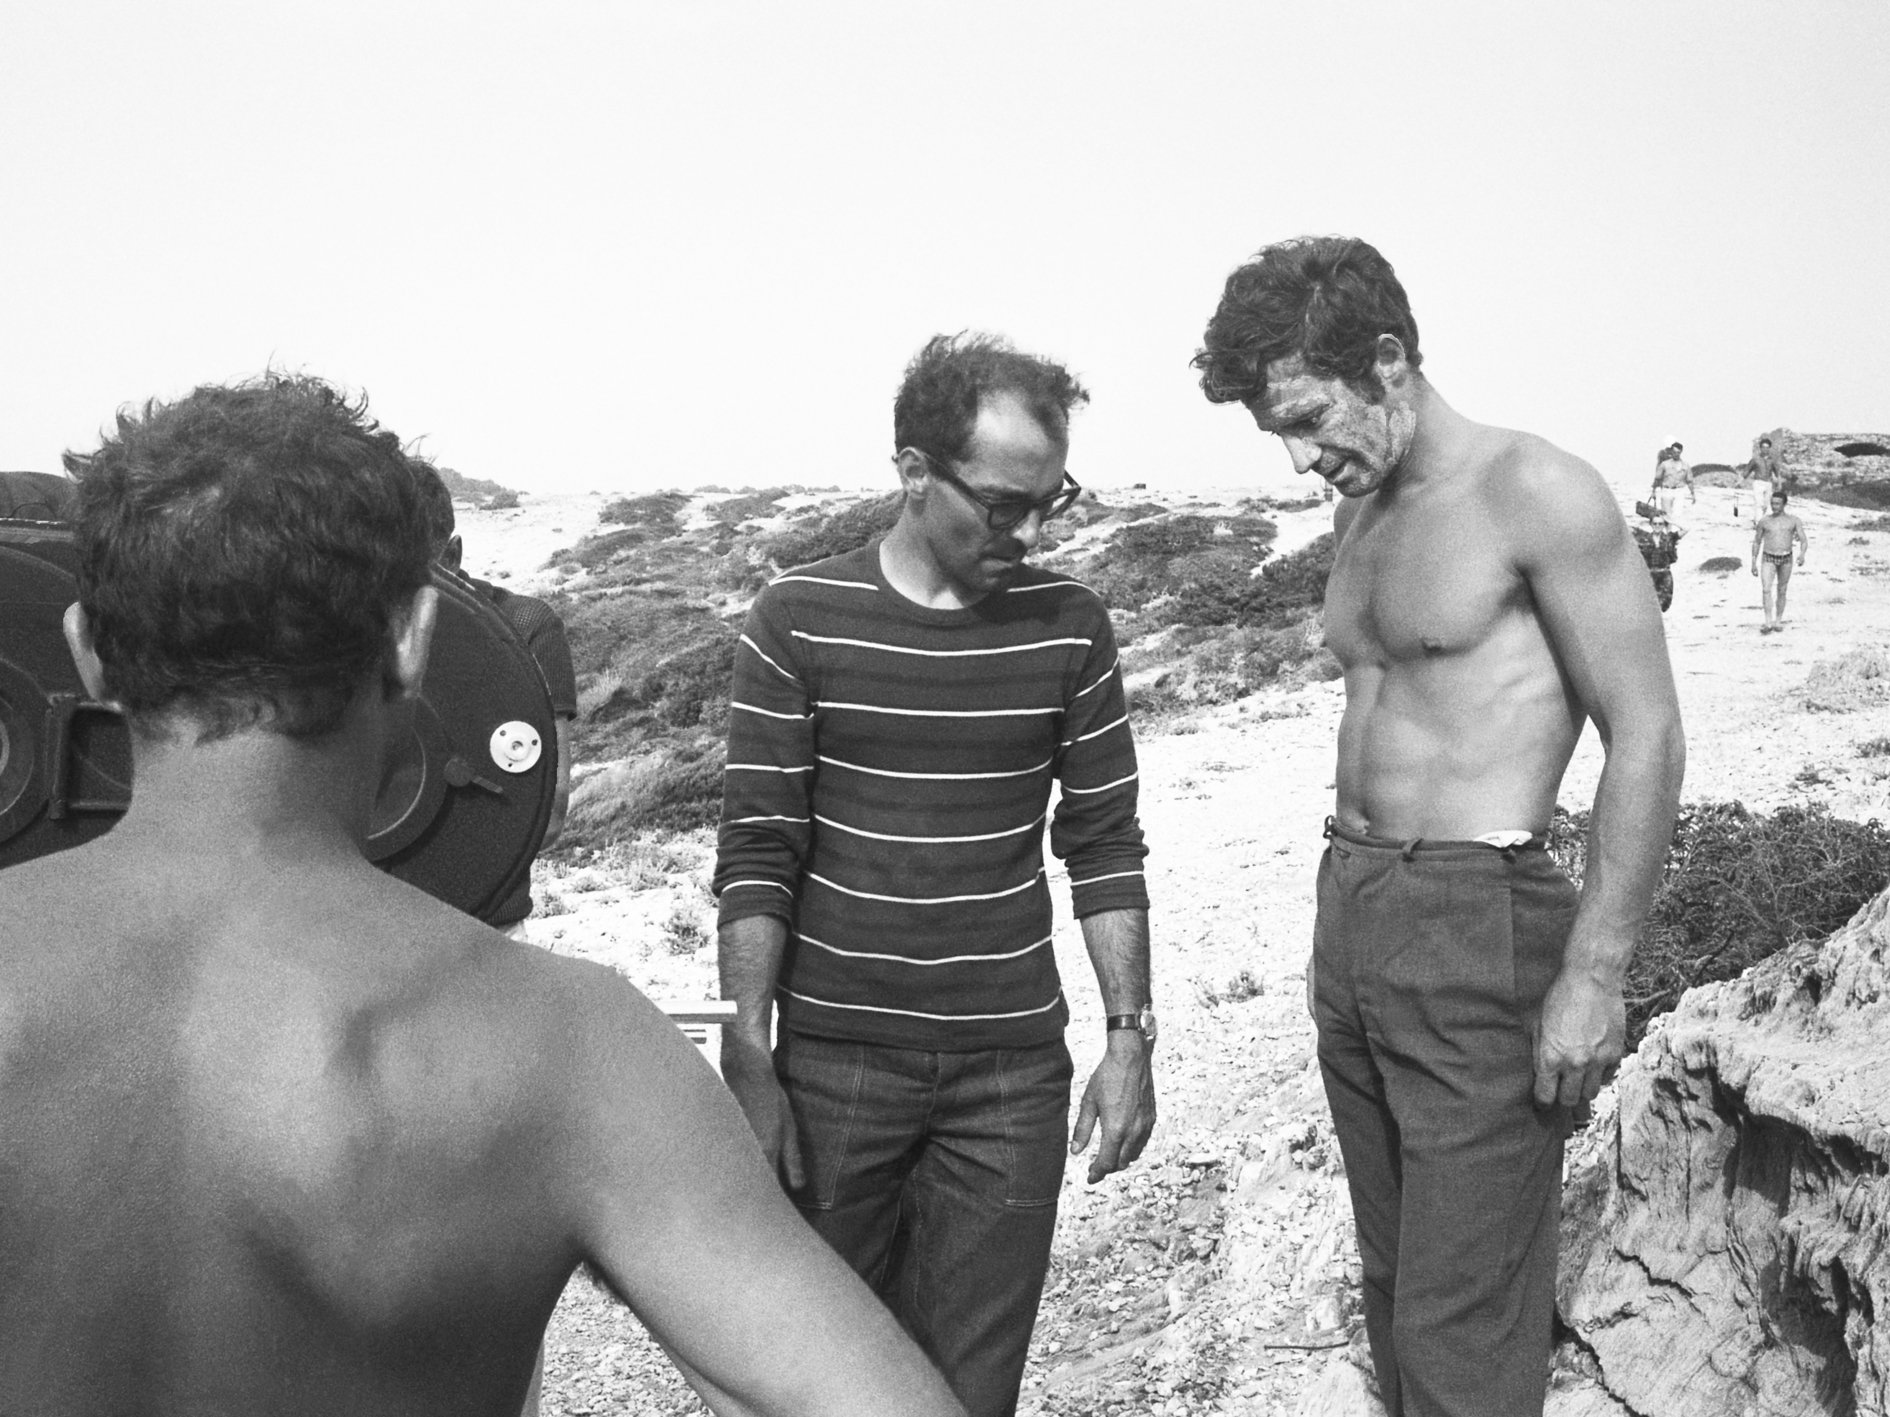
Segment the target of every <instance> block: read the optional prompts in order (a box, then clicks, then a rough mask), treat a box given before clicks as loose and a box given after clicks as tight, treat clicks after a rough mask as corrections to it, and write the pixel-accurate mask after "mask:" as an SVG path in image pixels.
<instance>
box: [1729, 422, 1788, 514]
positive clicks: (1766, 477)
mask: <svg viewBox="0 0 1890 1417" xmlns="http://www.w3.org/2000/svg"><path fill="white" fill-rule="evenodd" d="M1746 467H1747V470H1748V471H1749V472H1750V473H1751V474H1752V477H1751V483H1750V485H1751V488H1752V520H1753V521H1755V522H1757V521H1759V520H1760V519H1761V518H1763V517H1765V516H1766V515H1767V513H1768V510H1769V508H1770V507H1771V505H1772V489H1773V488H1774V487H1777V486H1778V485H1779V475H1778V454H1777V453H1775V452H1773V451H1772V440H1771V439H1770V438H1761V439H1759V451H1758V452H1756V453H1754V454H1753V455H1752V461H1751V462H1749V463H1748V464H1746ZM1736 502H1737V499H1735V508H1734V512H1733V515H1734V516H1737V515H1738V510H1737V506H1736Z"/></svg>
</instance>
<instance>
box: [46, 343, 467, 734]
mask: <svg viewBox="0 0 1890 1417" xmlns="http://www.w3.org/2000/svg"><path fill="white" fill-rule="evenodd" d="M64 461H65V466H66V470H67V471H68V472H70V473H71V474H72V475H73V476H74V477H75V478H76V479H77V480H78V484H79V489H78V493H79V495H78V509H77V516H76V519H75V541H76V545H77V549H78V553H79V603H80V605H81V606H82V607H84V610H85V613H86V616H87V618H88V619H89V620H90V622H91V626H92V635H93V643H94V645H95V647H96V648H97V651H98V656H99V660H100V662H101V664H102V665H103V666H104V670H105V679H106V684H107V686H108V689H109V692H110V693H111V695H112V697H113V698H114V699H116V700H117V701H118V703H119V704H120V705H121V706H122V707H123V708H124V710H125V712H126V714H127V716H128V717H129V718H130V720H131V722H132V726H133V728H134V730H135V731H137V732H138V733H139V734H141V735H142V736H145V737H147V738H149V737H162V736H166V735H167V734H168V733H169V732H170V731H171V729H172V728H173V727H174V726H177V725H176V724H175V723H174V720H177V719H180V718H182V719H188V720H191V721H192V724H193V726H194V727H195V728H196V730H197V741H198V742H200V743H202V742H210V741H214V740H216V739H219V738H227V737H229V736H230V735H232V734H234V733H237V732H239V731H242V730H245V729H249V728H253V727H259V728H263V729H266V730H268V731H271V732H276V733H281V734H284V735H286V736H288V737H292V738H308V737H315V736H318V735H320V734H323V733H327V732H329V731H331V730H332V729H333V728H335V727H336V725H337V724H339V722H340V721H341V716H342V713H343V712H344V710H345V709H346V707H347V705H348V702H349V700H350V699H351V698H352V697H353V695H354V694H355V693H356V692H357V691H358V690H359V689H360V687H361V684H362V681H363V680H364V679H365V678H367V677H368V676H370V675H372V674H374V673H375V672H376V670H377V667H378V666H379V665H380V664H381V663H382V654H383V651H384V649H385V645H386V638H387V631H388V627H389V624H390V620H391V616H392V613H393V612H394V610H395V608H396V607H397V606H398V605H399V603H400V602H401V601H402V600H403V599H405V598H406V597H409V596H411V595H412V594H413V592H414V591H415V590H417V589H418V588H419V587H421V586H423V585H426V584H427V583H428V579H429V571H428V562H429V559H430V554H431V548H430V547H429V545H428V540H427V533H428V524H427V518H426V516H425V514H424V512H423V509H422V505H421V498H420V492H419V488H418V483H417V480H416V479H415V477H414V475H413V471H412V469H411V467H410V465H409V463H408V461H407V458H406V457H405V455H404V454H403V453H402V451H401V446H400V442H399V440H398V439H397V438H395V436H394V435H393V434H392V433H390V432H387V431H385V430H383V429H381V427H380V426H379V425H378V424H377V423H375V422H374V421H373V420H371V419H370V418H368V416H367V403H366V400H365V399H362V400H360V401H359V402H352V403H351V402H350V401H349V400H348V399H347V398H345V397H343V396H342V395H341V394H339V393H337V392H336V391H335V390H334V389H332V388H330V387H329V386H328V385H327V384H324V383H322V382H321V381H320V380H317V379H311V378H299V377H289V376H284V375H273V374H272V375H266V376H264V377H263V378H261V379H258V380H254V381H252V382H248V383H244V384H240V385H235V386H229V387H222V386H205V387H202V388H199V389H197V390H196V391H194V392H193V393H191V394H190V395H189V396H188V397H186V398H183V399H180V400H178V401H177V402H175V403H170V404H161V403H158V402H157V401H156V400H152V401H149V402H147V403H146V404H145V405H144V407H143V408H142V409H141V410H135V411H134V410H121V411H120V412H119V414H118V418H117V428H116V433H115V435H108V436H107V437H106V438H105V439H104V441H103V443H102V445H101V446H100V447H99V449H98V451H97V452H94V453H72V452H68V453H67V454H66V455H65V459H64Z"/></svg>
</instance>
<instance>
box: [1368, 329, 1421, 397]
mask: <svg viewBox="0 0 1890 1417" xmlns="http://www.w3.org/2000/svg"><path fill="white" fill-rule="evenodd" d="M1372 372H1374V373H1375V374H1377V375H1378V381H1379V384H1380V386H1381V387H1383V388H1386V389H1402V388H1403V387H1404V386H1405V385H1406V384H1408V383H1409V382H1410V381H1411V373H1412V370H1411V363H1410V360H1408V359H1407V358H1406V357H1405V352H1404V341H1403V340H1401V339H1399V338H1398V337H1397V336H1396V335H1380V336H1379V337H1378V352H1377V354H1376V355H1375V356H1374V358H1373V364H1372Z"/></svg>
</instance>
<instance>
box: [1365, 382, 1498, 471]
mask: <svg viewBox="0 0 1890 1417" xmlns="http://www.w3.org/2000/svg"><path fill="white" fill-rule="evenodd" d="M1411 407H1412V410H1413V412H1414V413H1415V414H1416V416H1417V428H1416V430H1415V431H1414V432H1413V433H1412V436H1411V446H1410V448H1408V449H1407V450H1406V452H1405V455H1404V457H1403V458H1402V459H1401V460H1400V461H1399V463H1398V467H1397V470H1396V471H1395V472H1394V473H1393V474H1392V476H1391V480H1390V481H1389V482H1388V483H1387V484H1386V487H1385V490H1387V491H1392V492H1394V493H1395V492H1396V491H1399V490H1403V491H1406V492H1409V491H1414V490H1416V489H1417V488H1420V487H1424V486H1426V485H1429V484H1433V483H1440V482H1445V481H1448V480H1449V479H1451V478H1452V477H1454V476H1456V475H1457V474H1459V473H1461V472H1462V471H1463V470H1464V466H1465V462H1466V454H1467V453H1468V452H1469V451H1470V449H1471V447H1472V445H1473V444H1474V443H1475V442H1476V440H1477V439H1478V438H1479V437H1480V436H1481V435H1482V434H1483V432H1484V431H1485V430H1484V427H1483V425H1482V424H1480V423H1472V422H1471V421H1470V420H1469V419H1467V418H1465V417H1464V416H1463V415H1462V414H1461V413H1459V412H1457V410H1456V409H1454V408H1452V407H1451V406H1450V405H1449V404H1448V403H1446V402H1445V401H1444V396H1443V395H1442V394H1440V393H1438V392H1437V390H1436V389H1435V388H1434V387H1433V386H1432V384H1431V381H1430V380H1429V379H1425V378H1423V377H1419V378H1418V379H1417V380H1416V387H1415V388H1414V390H1413V394H1412V400H1411Z"/></svg>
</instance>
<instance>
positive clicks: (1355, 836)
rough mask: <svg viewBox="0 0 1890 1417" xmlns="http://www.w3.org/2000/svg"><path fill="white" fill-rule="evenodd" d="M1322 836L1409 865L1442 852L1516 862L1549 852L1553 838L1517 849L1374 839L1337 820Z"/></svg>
mask: <svg viewBox="0 0 1890 1417" xmlns="http://www.w3.org/2000/svg"><path fill="white" fill-rule="evenodd" d="M1321 835H1322V836H1324V837H1325V838H1326V840H1328V841H1331V840H1333V839H1335V838H1336V839H1337V840H1339V841H1343V842H1345V843H1346V844H1347V845H1348V846H1360V847H1364V848H1365V849H1366V850H1368V851H1395V852H1397V853H1398V854H1399V855H1401V856H1402V857H1404V859H1405V860H1407V861H1409V860H1410V859H1411V858H1412V857H1414V856H1416V855H1417V854H1418V853H1420V852H1442V851H1455V852H1466V851H1468V852H1476V851H1496V852H1501V853H1502V854H1503V855H1504V856H1507V857H1511V858H1513V857H1514V856H1515V854H1516V853H1517V852H1518V851H1546V850H1548V846H1549V838H1548V837H1547V836H1546V835H1544V834H1543V833H1541V832H1537V833H1536V834H1535V835H1534V836H1532V837H1530V838H1529V840H1527V841H1519V842H1517V843H1515V844H1514V845H1513V846H1492V845H1491V844H1490V843H1489V842H1487V841H1453V840H1449V839H1447V838H1442V837H1423V836H1414V837H1411V838H1410V839H1408V840H1405V841H1400V840H1398V839H1397V838H1395V837H1387V836H1371V835H1369V834H1367V833H1365V832H1357V831H1353V830H1351V829H1350V828H1349V827H1343V826H1340V825H1339V819H1338V818H1337V817H1327V818H1326V826H1325V830H1324V831H1323V832H1322V833H1321Z"/></svg>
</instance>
